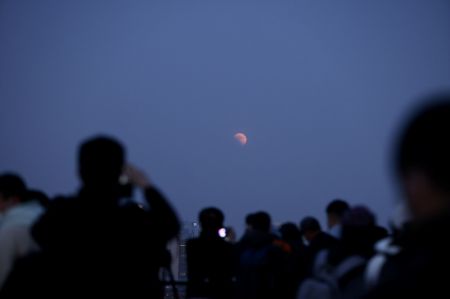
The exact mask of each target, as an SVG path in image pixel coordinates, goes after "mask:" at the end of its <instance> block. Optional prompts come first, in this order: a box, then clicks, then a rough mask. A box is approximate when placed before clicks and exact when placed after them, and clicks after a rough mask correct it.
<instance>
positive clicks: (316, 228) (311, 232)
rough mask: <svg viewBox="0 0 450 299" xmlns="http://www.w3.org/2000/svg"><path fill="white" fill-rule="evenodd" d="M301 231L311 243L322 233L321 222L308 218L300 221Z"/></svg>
mask: <svg viewBox="0 0 450 299" xmlns="http://www.w3.org/2000/svg"><path fill="white" fill-rule="evenodd" d="M300 231H301V233H302V235H303V237H305V239H306V240H308V241H311V240H312V239H314V237H315V236H316V235H317V234H318V233H320V232H321V231H322V228H321V226H320V222H319V220H317V219H316V218H314V217H311V216H307V217H305V218H303V219H302V221H300Z"/></svg>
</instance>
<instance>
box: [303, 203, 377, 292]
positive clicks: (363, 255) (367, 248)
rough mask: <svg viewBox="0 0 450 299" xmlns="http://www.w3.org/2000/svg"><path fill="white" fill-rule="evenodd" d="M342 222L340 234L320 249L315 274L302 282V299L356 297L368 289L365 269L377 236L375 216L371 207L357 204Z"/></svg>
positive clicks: (314, 269) (315, 262) (314, 268)
mask: <svg viewBox="0 0 450 299" xmlns="http://www.w3.org/2000/svg"><path fill="white" fill-rule="evenodd" d="M341 224H342V236H341V238H340V239H338V240H337V242H336V243H335V244H333V246H332V247H330V248H328V249H323V250H321V251H319V253H317V255H316V258H315V261H314V267H313V271H312V276H311V278H309V279H306V280H305V281H304V283H303V284H302V285H301V287H300V290H299V296H298V298H299V299H313V298H328V299H331V298H333V299H357V298H360V296H361V295H363V294H364V293H365V291H366V289H365V282H364V269H365V266H366V264H367V261H368V259H369V258H370V257H371V256H372V254H373V247H374V244H375V242H376V236H377V233H374V232H375V231H376V225H375V216H374V214H373V213H372V212H371V211H370V210H369V209H368V208H366V207H364V206H355V207H353V208H351V209H350V210H349V211H348V212H347V213H346V214H345V216H344V217H343V219H342V222H341ZM324 288H325V289H328V290H329V292H325V291H324Z"/></svg>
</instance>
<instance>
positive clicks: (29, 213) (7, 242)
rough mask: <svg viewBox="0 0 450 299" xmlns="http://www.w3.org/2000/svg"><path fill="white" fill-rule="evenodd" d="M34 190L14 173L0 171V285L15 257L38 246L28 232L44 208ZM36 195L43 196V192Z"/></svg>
mask: <svg viewBox="0 0 450 299" xmlns="http://www.w3.org/2000/svg"><path fill="white" fill-rule="evenodd" d="M37 194H38V193H37V191H33V193H31V192H30V191H28V190H27V187H26V185H25V182H24V181H23V179H22V178H20V177H19V176H18V175H15V174H12V173H5V174H2V175H0V213H1V214H2V218H1V221H0V289H1V288H2V286H3V283H4V282H5V280H6V279H7V277H8V275H9V273H10V271H11V270H12V269H13V266H14V264H15V263H16V262H17V260H18V259H19V258H22V257H24V256H26V255H28V254H29V253H31V252H33V251H37V250H38V245H37V244H36V242H35V241H34V240H33V238H32V237H31V233H30V227H31V225H32V224H33V223H34V221H35V220H36V219H37V218H38V217H39V216H40V215H41V214H42V213H43V211H44V208H43V206H42V205H41V204H40V202H39V201H38V200H37V198H36V195H37ZM39 196H40V197H41V198H45V195H44V194H43V193H40V194H39Z"/></svg>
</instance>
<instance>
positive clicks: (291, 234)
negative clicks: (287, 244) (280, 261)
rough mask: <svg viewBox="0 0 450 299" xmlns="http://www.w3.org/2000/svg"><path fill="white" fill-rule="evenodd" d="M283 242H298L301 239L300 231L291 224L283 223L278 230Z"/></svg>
mask: <svg viewBox="0 0 450 299" xmlns="http://www.w3.org/2000/svg"><path fill="white" fill-rule="evenodd" d="M279 231H280V234H281V238H282V239H283V240H287V241H290V240H294V241H295V240H299V239H300V238H301V236H302V235H301V232H300V229H299V228H298V227H297V225H295V223H292V222H286V223H283V224H282V225H281V226H280V228H279Z"/></svg>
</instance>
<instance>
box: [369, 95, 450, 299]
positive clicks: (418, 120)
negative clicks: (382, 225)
mask: <svg viewBox="0 0 450 299" xmlns="http://www.w3.org/2000/svg"><path fill="white" fill-rule="evenodd" d="M427 101H428V102H429V103H431V104H428V105H426V106H424V107H422V108H421V109H420V110H418V111H416V113H415V114H414V115H413V116H412V118H411V119H410V120H409V121H408V122H407V124H406V126H405V127H404V128H403V130H402V132H401V134H400V136H399V140H398V144H397V148H396V156H395V159H396V160H395V166H396V171H397V175H398V179H399V184H400V187H401V188H402V191H403V194H404V196H405V199H406V202H407V204H408V207H409V209H410V211H411V216H412V220H411V223H410V224H409V226H407V227H405V229H404V231H403V234H402V235H401V236H400V237H399V239H398V240H397V241H398V244H399V245H400V247H401V248H402V250H401V251H400V252H399V253H398V254H396V255H393V256H392V257H390V258H389V260H388V262H387V263H386V265H385V266H386V271H385V272H384V273H382V274H381V279H380V281H379V285H378V286H377V287H376V288H375V290H373V291H372V293H371V294H370V296H369V298H449V297H450V287H449V282H450V279H449V277H448V275H447V272H448V269H450V242H449V237H448V236H449V232H450V171H449V170H450V142H448V139H449V136H450V94H447V95H440V96H434V97H431V98H428V99H427Z"/></svg>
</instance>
